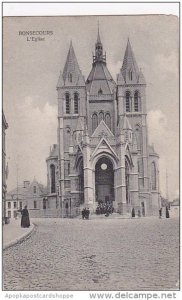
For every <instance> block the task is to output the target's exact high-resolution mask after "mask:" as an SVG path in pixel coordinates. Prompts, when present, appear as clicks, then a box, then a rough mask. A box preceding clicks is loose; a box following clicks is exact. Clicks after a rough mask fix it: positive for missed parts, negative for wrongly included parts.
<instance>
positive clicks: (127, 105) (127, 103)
mask: <svg viewBox="0 0 182 300" xmlns="http://www.w3.org/2000/svg"><path fill="white" fill-rule="evenodd" d="M129 111H130V92H129V91H127V92H126V112H129Z"/></svg>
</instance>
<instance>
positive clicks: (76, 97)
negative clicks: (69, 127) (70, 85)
mask: <svg viewBox="0 0 182 300" xmlns="http://www.w3.org/2000/svg"><path fill="white" fill-rule="evenodd" d="M78 102H79V99H78V94H77V93H74V113H75V114H78V113H79V103H78Z"/></svg>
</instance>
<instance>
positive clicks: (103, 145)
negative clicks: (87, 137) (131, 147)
mask: <svg viewBox="0 0 182 300" xmlns="http://www.w3.org/2000/svg"><path fill="white" fill-rule="evenodd" d="M102 153H107V154H109V155H111V156H112V157H114V159H115V160H119V158H118V156H117V154H116V153H115V151H114V150H113V149H112V147H111V146H110V144H109V142H108V141H107V140H106V139H105V138H104V137H103V138H102V139H101V140H100V142H99V144H98V145H97V147H96V148H95V150H94V152H93V153H92V155H91V159H93V158H94V157H96V156H97V155H99V154H102Z"/></svg>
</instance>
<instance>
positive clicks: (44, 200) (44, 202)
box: [43, 198, 47, 209]
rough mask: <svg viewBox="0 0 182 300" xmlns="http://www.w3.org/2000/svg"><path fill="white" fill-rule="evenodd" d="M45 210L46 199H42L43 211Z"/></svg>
mask: <svg viewBox="0 0 182 300" xmlns="http://www.w3.org/2000/svg"><path fill="white" fill-rule="evenodd" d="M46 208H47V205H46V199H45V198H44V199H43V209H46Z"/></svg>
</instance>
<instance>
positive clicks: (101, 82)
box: [86, 62, 115, 95]
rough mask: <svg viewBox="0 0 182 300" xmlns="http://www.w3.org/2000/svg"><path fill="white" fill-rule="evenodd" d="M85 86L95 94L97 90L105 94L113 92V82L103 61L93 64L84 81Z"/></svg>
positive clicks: (97, 92)
mask: <svg viewBox="0 0 182 300" xmlns="http://www.w3.org/2000/svg"><path fill="white" fill-rule="evenodd" d="M86 87H87V90H88V91H89V92H90V94H91V95H97V94H99V92H101V93H102V94H105V95H106V94H107V95H108V94H112V93H113V89H114V87H115V82H114V80H113V78H112V76H111V74H110V72H109V70H108V68H107V66H106V64H105V63H103V62H97V63H95V64H93V67H92V70H91V72H90V74H89V76H88V79H87V81H86Z"/></svg>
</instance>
